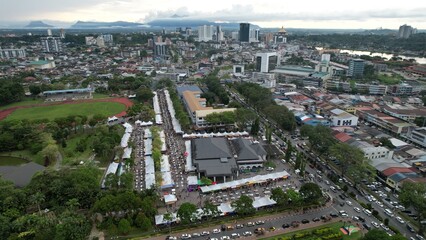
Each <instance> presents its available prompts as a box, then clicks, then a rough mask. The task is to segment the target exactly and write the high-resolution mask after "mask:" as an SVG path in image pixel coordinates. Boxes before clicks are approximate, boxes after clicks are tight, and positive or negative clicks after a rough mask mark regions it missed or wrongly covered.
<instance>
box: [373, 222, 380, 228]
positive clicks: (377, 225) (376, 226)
mask: <svg viewBox="0 0 426 240" xmlns="http://www.w3.org/2000/svg"><path fill="white" fill-rule="evenodd" d="M371 225H373V226H374V227H375V228H379V224H378V223H376V222H374V221H372V222H371Z"/></svg>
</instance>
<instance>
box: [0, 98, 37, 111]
mask: <svg viewBox="0 0 426 240" xmlns="http://www.w3.org/2000/svg"><path fill="white" fill-rule="evenodd" d="M39 103H43V100H42V99H33V98H24V100H22V101H20V102H14V103H11V104H7V105H4V106H0V110H4V109H8V108H11V107H18V106H27V105H32V104H39Z"/></svg>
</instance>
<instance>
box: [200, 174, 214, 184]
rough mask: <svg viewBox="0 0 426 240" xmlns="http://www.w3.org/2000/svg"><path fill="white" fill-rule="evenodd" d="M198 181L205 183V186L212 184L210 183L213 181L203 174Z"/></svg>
mask: <svg viewBox="0 0 426 240" xmlns="http://www.w3.org/2000/svg"><path fill="white" fill-rule="evenodd" d="M200 181H201V183H202V184H203V185H207V186H209V185H212V183H213V181H212V180H210V179H209V178H207V177H205V176H203V177H202V178H201V179H200Z"/></svg>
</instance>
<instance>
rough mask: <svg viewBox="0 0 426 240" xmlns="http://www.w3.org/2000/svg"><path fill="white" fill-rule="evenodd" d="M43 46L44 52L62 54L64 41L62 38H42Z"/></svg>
mask: <svg viewBox="0 0 426 240" xmlns="http://www.w3.org/2000/svg"><path fill="white" fill-rule="evenodd" d="M40 41H41V46H42V48H43V52H49V53H54V52H62V51H63V47H62V41H61V38H60V37H41V38H40Z"/></svg>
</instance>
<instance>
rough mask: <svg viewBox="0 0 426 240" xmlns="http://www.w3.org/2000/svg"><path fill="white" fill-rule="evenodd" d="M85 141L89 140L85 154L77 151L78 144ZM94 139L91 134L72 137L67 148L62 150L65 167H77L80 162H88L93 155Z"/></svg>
mask: <svg viewBox="0 0 426 240" xmlns="http://www.w3.org/2000/svg"><path fill="white" fill-rule="evenodd" d="M83 139H87V142H86V144H85V145H86V149H85V150H84V152H78V151H77V150H76V147H77V143H78V142H79V141H81V140H83ZM92 142H93V140H92V138H91V134H89V133H80V134H77V135H74V136H72V137H71V138H70V139H68V140H67V146H66V147H65V148H62V152H63V155H62V156H63V162H62V164H63V165H75V164H79V163H80V161H86V160H88V159H89V158H90V156H91V155H92V154H93V152H92V148H91V146H92Z"/></svg>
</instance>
